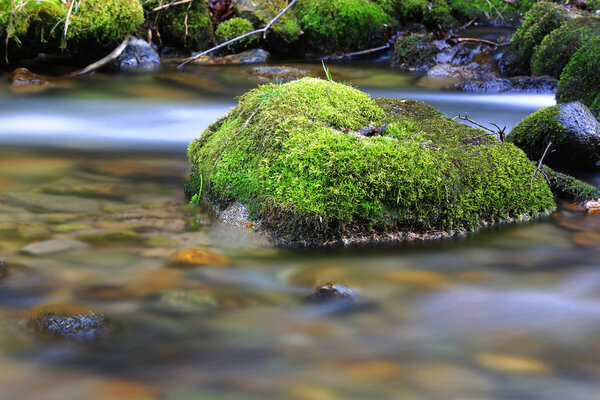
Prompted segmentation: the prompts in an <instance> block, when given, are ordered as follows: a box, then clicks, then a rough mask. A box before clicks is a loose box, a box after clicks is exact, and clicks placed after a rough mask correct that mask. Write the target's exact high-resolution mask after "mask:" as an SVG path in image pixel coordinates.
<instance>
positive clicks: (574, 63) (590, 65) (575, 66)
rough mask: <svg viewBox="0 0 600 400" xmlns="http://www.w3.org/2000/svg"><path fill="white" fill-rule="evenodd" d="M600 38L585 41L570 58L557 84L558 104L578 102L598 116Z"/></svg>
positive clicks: (599, 112)
mask: <svg viewBox="0 0 600 400" xmlns="http://www.w3.org/2000/svg"><path fill="white" fill-rule="evenodd" d="M599 65H600V37H599V36H596V37H594V38H592V39H590V40H588V41H586V42H585V43H584V44H583V45H582V46H581V47H580V49H579V50H578V51H577V52H576V53H575V54H574V55H573V57H571V60H570V61H569V63H568V64H567V66H566V67H565V68H564V69H563V72H562V74H561V75H560V80H559V82H558V90H557V92H556V99H557V100H558V101H559V102H564V103H566V102H568V101H573V100H576V101H579V102H581V103H583V104H585V105H586V106H588V107H589V108H590V111H591V112H592V113H593V114H594V115H595V116H596V117H598V116H599V115H600V73H599V72H600V71H599V69H598V66H599Z"/></svg>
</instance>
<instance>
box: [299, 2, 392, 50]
mask: <svg viewBox="0 0 600 400" xmlns="http://www.w3.org/2000/svg"><path fill="white" fill-rule="evenodd" d="M295 7H296V8H295V12H296V15H298V18H299V20H300V26H301V27H302V30H303V31H304V33H305V34H306V37H307V44H308V45H309V49H311V50H313V51H314V50H315V49H316V50H317V51H322V52H335V51H351V50H361V49H365V48H368V47H374V46H377V45H380V44H383V43H385V41H386V40H387V37H386V35H385V33H386V29H387V27H388V26H389V24H391V23H392V22H393V20H392V18H391V17H390V16H389V15H387V14H386V13H385V12H384V11H383V10H382V9H381V7H380V6H379V5H377V4H375V3H372V2H370V1H369V0H298V3H296V5H295Z"/></svg>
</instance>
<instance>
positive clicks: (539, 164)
mask: <svg viewBox="0 0 600 400" xmlns="http://www.w3.org/2000/svg"><path fill="white" fill-rule="evenodd" d="M550 146H552V140H551V141H549V142H548V146H546V150H544V154H542V158H540V161H538V165H537V167H536V168H535V170H534V171H533V174H532V175H531V181H530V182H529V190H531V189H532V188H533V178H535V174H536V173H537V172H538V171H540V174H542V176H543V177H544V178H546V181H547V182H548V184H550V180H549V179H548V177H547V176H546V174H545V173H544V171H542V162H544V157H546V154H547V153H548V150H550Z"/></svg>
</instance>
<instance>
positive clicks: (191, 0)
mask: <svg viewBox="0 0 600 400" xmlns="http://www.w3.org/2000/svg"><path fill="white" fill-rule="evenodd" d="M193 1H194V0H181V1H172V2H170V3H169V4H165V5H162V6H159V7H155V8H153V9H152V10H150V12H157V11H160V10H164V9H165V8H169V7H173V6H178V5H180V4H187V3H191V2H193Z"/></svg>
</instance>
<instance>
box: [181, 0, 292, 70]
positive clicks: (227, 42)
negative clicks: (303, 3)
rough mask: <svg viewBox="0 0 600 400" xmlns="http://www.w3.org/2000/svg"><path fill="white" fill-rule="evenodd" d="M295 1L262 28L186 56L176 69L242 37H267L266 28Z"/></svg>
mask: <svg viewBox="0 0 600 400" xmlns="http://www.w3.org/2000/svg"><path fill="white" fill-rule="evenodd" d="M295 3H296V0H292V1H290V4H288V5H287V7H286V8H284V9H283V10H281V12H280V13H279V14H277V15H276V16H275V18H273V19H272V20H271V21H269V23H268V24H267V25H266V26H265V27H264V28H261V29H257V30H255V31H252V32H248V33H244V34H243V35H241V36H238V37H236V38H233V39H231V40H228V41H226V42H225V43H221V44H220V45H218V46H215V47H213V48H210V49H208V50H205V51H203V52H201V53H198V54H196V55H194V56H192V57H189V58H186V59H185V61H184V62H182V63H181V64H179V65H178V66H177V69H180V68H182V67H183V66H184V65H186V64H188V63H190V62H192V61H194V60H197V59H198V58H200V57H202V56H205V55H207V54H208V53H212V52H213V51H215V50H219V49H222V48H223V47H225V46H228V45H230V44H231V43H235V42H237V41H239V40H242V39H244V38H247V37H248V36H252V35H255V34H257V33H262V34H263V39H265V38H266V37H267V30H268V29H269V28H270V27H271V25H273V24H274V23H275V22H276V21H277V20H278V19H279V18H281V16H282V15H283V14H285V13H286V12H287V11H288V10H289V9H290V8H292V6H293V5H294V4H295Z"/></svg>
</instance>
